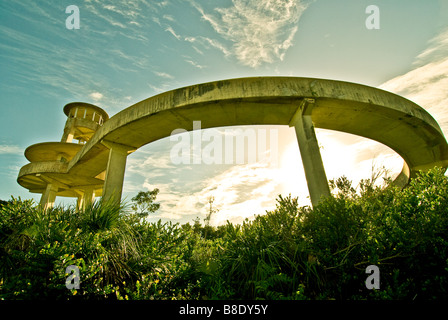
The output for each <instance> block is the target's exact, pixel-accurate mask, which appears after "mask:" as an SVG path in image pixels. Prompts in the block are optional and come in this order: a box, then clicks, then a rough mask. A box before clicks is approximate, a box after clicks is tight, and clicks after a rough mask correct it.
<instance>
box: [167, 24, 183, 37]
mask: <svg viewBox="0 0 448 320" xmlns="http://www.w3.org/2000/svg"><path fill="white" fill-rule="evenodd" d="M165 31H168V32H169V33H171V34H172V35H173V36H174V37H175V38H176V39H177V40H180V35H178V34H177V33H176V32H175V31H174V29H173V27H171V26H168V27H167V28H166V29H165Z"/></svg>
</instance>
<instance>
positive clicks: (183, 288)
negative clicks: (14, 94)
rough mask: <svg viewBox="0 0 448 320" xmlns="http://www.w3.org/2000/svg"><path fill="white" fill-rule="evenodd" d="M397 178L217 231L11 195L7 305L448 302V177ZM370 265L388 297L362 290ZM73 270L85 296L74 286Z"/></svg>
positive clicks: (2, 262)
mask: <svg viewBox="0 0 448 320" xmlns="http://www.w3.org/2000/svg"><path fill="white" fill-rule="evenodd" d="M388 182H389V181H386V186H383V187H379V186H376V185H375V184H374V183H372V180H363V181H362V182H361V184H360V185H359V186H358V188H354V187H353V186H352V185H351V182H350V181H348V180H347V179H346V178H344V177H343V178H340V179H337V180H335V181H331V186H332V188H333V196H332V197H330V198H328V199H324V200H322V201H321V203H320V204H319V205H318V206H316V207H315V208H310V207H299V206H298V202H297V199H296V198H292V197H291V196H286V197H282V196H279V197H278V199H277V205H276V208H275V210H272V211H269V212H266V214H264V215H261V216H257V217H255V219H254V220H252V221H248V220H246V221H245V222H244V223H242V224H241V225H234V224H231V223H227V224H226V225H223V226H219V227H213V226H210V225H208V223H207V221H205V222H206V223H205V225H201V223H200V220H199V219H197V220H195V221H194V223H193V224H190V223H187V224H184V225H179V224H172V223H162V222H161V221H159V222H157V223H149V222H147V221H146V220H145V219H142V217H143V216H144V215H140V214H138V212H140V210H139V211H138V212H137V214H136V213H133V212H131V211H129V210H128V208H127V207H124V206H116V205H113V204H111V203H101V202H96V203H94V204H92V206H90V207H88V208H86V209H85V210H84V211H78V210H75V209H74V208H54V209H52V210H48V211H46V212H44V211H42V210H41V209H40V208H39V207H38V206H36V205H35V204H34V203H33V202H32V201H29V200H21V199H20V198H19V199H15V198H12V199H11V200H10V201H8V202H2V204H1V205H0V298H1V299H299V300H305V299H363V300H364V299H403V300H411V299H417V300H432V299H447V298H448V292H447V289H446V288H448V179H447V177H446V176H444V174H443V171H442V170H439V169H434V170H431V171H429V172H426V173H421V174H419V175H418V176H417V177H416V178H415V179H413V180H411V182H410V184H409V185H408V186H407V187H406V188H404V189H403V190H401V189H398V188H396V187H394V186H392V185H391V184H388ZM156 194H157V193H155V194H154V197H153V198H151V199H152V200H151V201H150V202H151V203H153V202H154V201H155V195H156ZM133 209H134V211H135V208H133ZM144 212H147V210H144ZM371 264H374V265H377V266H378V267H379V269H380V272H381V275H380V279H381V283H380V289H379V290H368V289H366V287H365V284H364V282H365V280H366V278H367V276H368V275H367V274H366V273H365V269H366V267H367V266H368V265H371ZM70 265H76V266H78V268H79V269H80V274H81V284H80V289H78V290H75V289H72V290H68V289H67V288H66V287H65V280H66V278H67V277H68V274H66V273H65V270H66V268H67V266H70Z"/></svg>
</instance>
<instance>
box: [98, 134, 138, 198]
mask: <svg viewBox="0 0 448 320" xmlns="http://www.w3.org/2000/svg"><path fill="white" fill-rule="evenodd" d="M102 144H104V145H105V146H106V147H108V148H109V160H108V162H107V168H106V178H105V180H104V187H103V201H114V202H115V203H117V204H119V203H120V201H121V193H122V190H123V181H124V173H125V170H126V159H127V156H128V154H129V152H130V151H131V150H133V149H134V148H132V147H129V146H125V145H121V144H118V143H114V142H109V141H102Z"/></svg>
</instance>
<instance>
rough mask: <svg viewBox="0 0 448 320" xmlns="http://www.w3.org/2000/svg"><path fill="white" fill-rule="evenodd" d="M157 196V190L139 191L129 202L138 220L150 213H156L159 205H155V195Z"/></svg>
mask: <svg viewBox="0 0 448 320" xmlns="http://www.w3.org/2000/svg"><path fill="white" fill-rule="evenodd" d="M158 194H159V189H157V188H155V189H154V190H151V191H140V192H139V193H138V194H137V195H136V196H135V197H133V198H132V199H131V200H132V202H133V204H132V210H134V211H135V213H136V214H137V215H138V217H140V218H146V217H147V216H148V215H149V214H150V213H153V212H156V211H157V210H159V208H160V203H155V202H154V201H155V200H156V197H157V195H158Z"/></svg>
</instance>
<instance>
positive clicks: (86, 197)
mask: <svg viewBox="0 0 448 320" xmlns="http://www.w3.org/2000/svg"><path fill="white" fill-rule="evenodd" d="M94 201H95V190H94V189H92V188H88V189H85V190H84V192H83V194H82V195H80V196H78V203H77V205H78V210H84V209H85V208H86V207H87V206H89V205H91V204H92V203H93V202H94Z"/></svg>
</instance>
